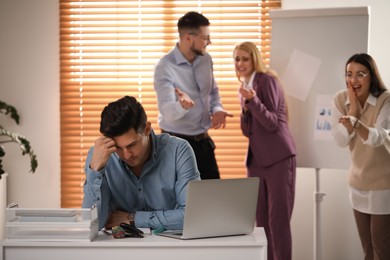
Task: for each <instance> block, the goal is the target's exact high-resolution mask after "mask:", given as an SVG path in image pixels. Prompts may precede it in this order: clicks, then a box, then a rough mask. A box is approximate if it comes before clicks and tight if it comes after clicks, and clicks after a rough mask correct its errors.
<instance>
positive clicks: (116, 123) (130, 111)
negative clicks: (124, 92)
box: [100, 96, 147, 138]
mask: <svg viewBox="0 0 390 260" xmlns="http://www.w3.org/2000/svg"><path fill="white" fill-rule="evenodd" d="M146 120H147V117H146V113H145V110H144V108H143V107H142V105H141V103H139V102H138V101H137V99H136V98H134V97H130V96H124V97H123V98H121V99H118V100H117V101H114V102H111V103H109V104H108V105H107V106H105V107H104V109H103V111H102V113H101V121H100V132H101V133H102V134H103V135H104V136H107V137H110V138H112V137H115V136H119V135H122V134H124V133H126V132H127V131H129V130H130V129H134V130H135V131H136V132H137V133H141V132H142V131H143V130H144V129H145V125H146Z"/></svg>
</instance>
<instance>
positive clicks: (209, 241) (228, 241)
mask: <svg viewBox="0 0 390 260" xmlns="http://www.w3.org/2000/svg"><path fill="white" fill-rule="evenodd" d="M0 245H1V246H4V247H9V246H11V247H14V246H16V247H18V246H21V247H42V246H43V247H178V246H179V247H181V246H183V247H199V246H202V247H205V246H233V245H234V246H259V245H263V246H265V245H267V239H266V236H265V233H264V229H263V228H260V227H257V228H255V230H254V231H253V233H251V234H248V235H240V236H228V237H216V238H203V239H191V240H180V239H174V238H167V237H161V236H157V235H151V234H146V235H145V237H144V238H123V239H114V238H113V237H112V236H108V235H105V234H104V233H103V232H99V234H98V236H97V237H96V238H95V239H94V240H93V241H24V240H19V239H6V240H3V241H1V242H0Z"/></svg>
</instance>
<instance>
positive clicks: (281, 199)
mask: <svg viewBox="0 0 390 260" xmlns="http://www.w3.org/2000/svg"><path fill="white" fill-rule="evenodd" d="M233 57H234V64H235V70H236V75H237V78H238V79H239V80H240V82H241V85H240V87H239V93H240V96H241V104H242V112H241V129H242V133H243V134H244V135H245V136H246V137H248V139H249V146H248V152H247V158H246V167H247V174H248V177H259V178H260V189H259V197H258V206H257V215H256V224H257V226H260V227H264V229H265V232H266V235H267V240H268V260H274V259H275V260H291V258H292V253H291V252H292V241H291V240H292V239H291V227H290V220H291V215H292V211H293V206H294V195H295V175H296V160H295V154H296V148H295V143H294V140H293V137H292V135H291V133H290V130H289V127H288V113H287V105H286V100H285V97H284V94H283V89H282V87H281V85H280V83H279V81H278V79H277V77H276V75H275V74H274V73H273V72H272V71H270V70H269V69H268V68H267V67H266V66H265V64H264V63H263V60H262V58H261V55H260V52H259V50H258V49H257V47H256V45H255V44H254V43H252V42H243V43H241V44H238V45H237V46H236V47H235V49H234V52H233Z"/></svg>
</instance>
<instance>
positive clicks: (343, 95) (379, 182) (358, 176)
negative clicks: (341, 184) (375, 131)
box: [335, 90, 390, 190]
mask: <svg viewBox="0 0 390 260" xmlns="http://www.w3.org/2000/svg"><path fill="white" fill-rule="evenodd" d="M347 96H348V91H347V90H344V91H340V92H339V93H337V95H336V96H335V105H336V107H337V108H338V109H339V111H340V112H341V113H342V114H343V115H346V114H347V111H348V109H349V105H346V100H347ZM386 102H390V93H389V92H388V91H386V92H384V93H382V94H381V95H380V96H379V97H378V98H377V102H376V105H375V106H372V105H370V104H368V103H366V104H365V106H364V107H363V108H362V107H359V110H360V111H359V112H360V113H359V114H360V117H359V120H360V121H361V122H363V123H364V124H365V125H366V126H368V127H374V125H375V122H376V120H377V118H378V115H379V112H380V110H381V108H382V105H383V104H385V103H386ZM349 149H350V152H351V159H352V165H351V168H350V173H349V185H350V186H351V187H353V188H356V189H360V190H383V189H390V136H388V138H387V140H386V141H385V143H384V144H383V145H381V146H379V147H371V146H369V145H366V144H363V141H362V139H361V138H360V137H359V136H358V135H357V134H356V135H354V137H353V138H352V140H351V142H350V143H349Z"/></svg>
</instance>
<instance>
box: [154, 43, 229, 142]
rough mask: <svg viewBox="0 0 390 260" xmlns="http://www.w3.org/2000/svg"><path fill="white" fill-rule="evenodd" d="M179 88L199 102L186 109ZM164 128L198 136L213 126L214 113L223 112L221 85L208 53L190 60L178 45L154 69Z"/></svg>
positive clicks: (160, 115)
mask: <svg viewBox="0 0 390 260" xmlns="http://www.w3.org/2000/svg"><path fill="white" fill-rule="evenodd" d="M175 88H179V89H180V90H181V91H183V92H185V93H186V94H187V95H188V96H189V97H190V98H191V99H192V100H193V101H194V103H195V105H194V106H193V107H192V108H190V109H188V110H186V109H184V108H182V106H181V105H180V103H179V101H178V99H177V97H176V94H175ZM154 89H155V91H156V93H157V100H158V109H159V116H158V123H159V125H160V128H162V129H164V130H166V131H169V132H175V133H179V134H185V135H197V134H200V133H204V132H206V131H207V130H208V129H209V128H210V126H211V119H210V115H211V114H213V113H215V112H217V111H222V110H223V107H222V104H221V98H220V95H219V90H218V86H217V84H216V82H215V79H214V75H213V63H212V59H211V56H210V55H209V54H208V53H206V54H204V55H203V56H200V55H198V56H196V58H195V60H194V61H193V63H190V62H188V61H187V60H186V59H185V58H184V56H183V54H182V53H181V52H180V50H179V48H178V46H177V45H176V47H175V48H174V49H173V50H171V51H170V52H169V53H168V54H166V55H165V56H164V57H162V58H161V59H160V61H159V62H158V63H157V65H156V67H155V71H154Z"/></svg>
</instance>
